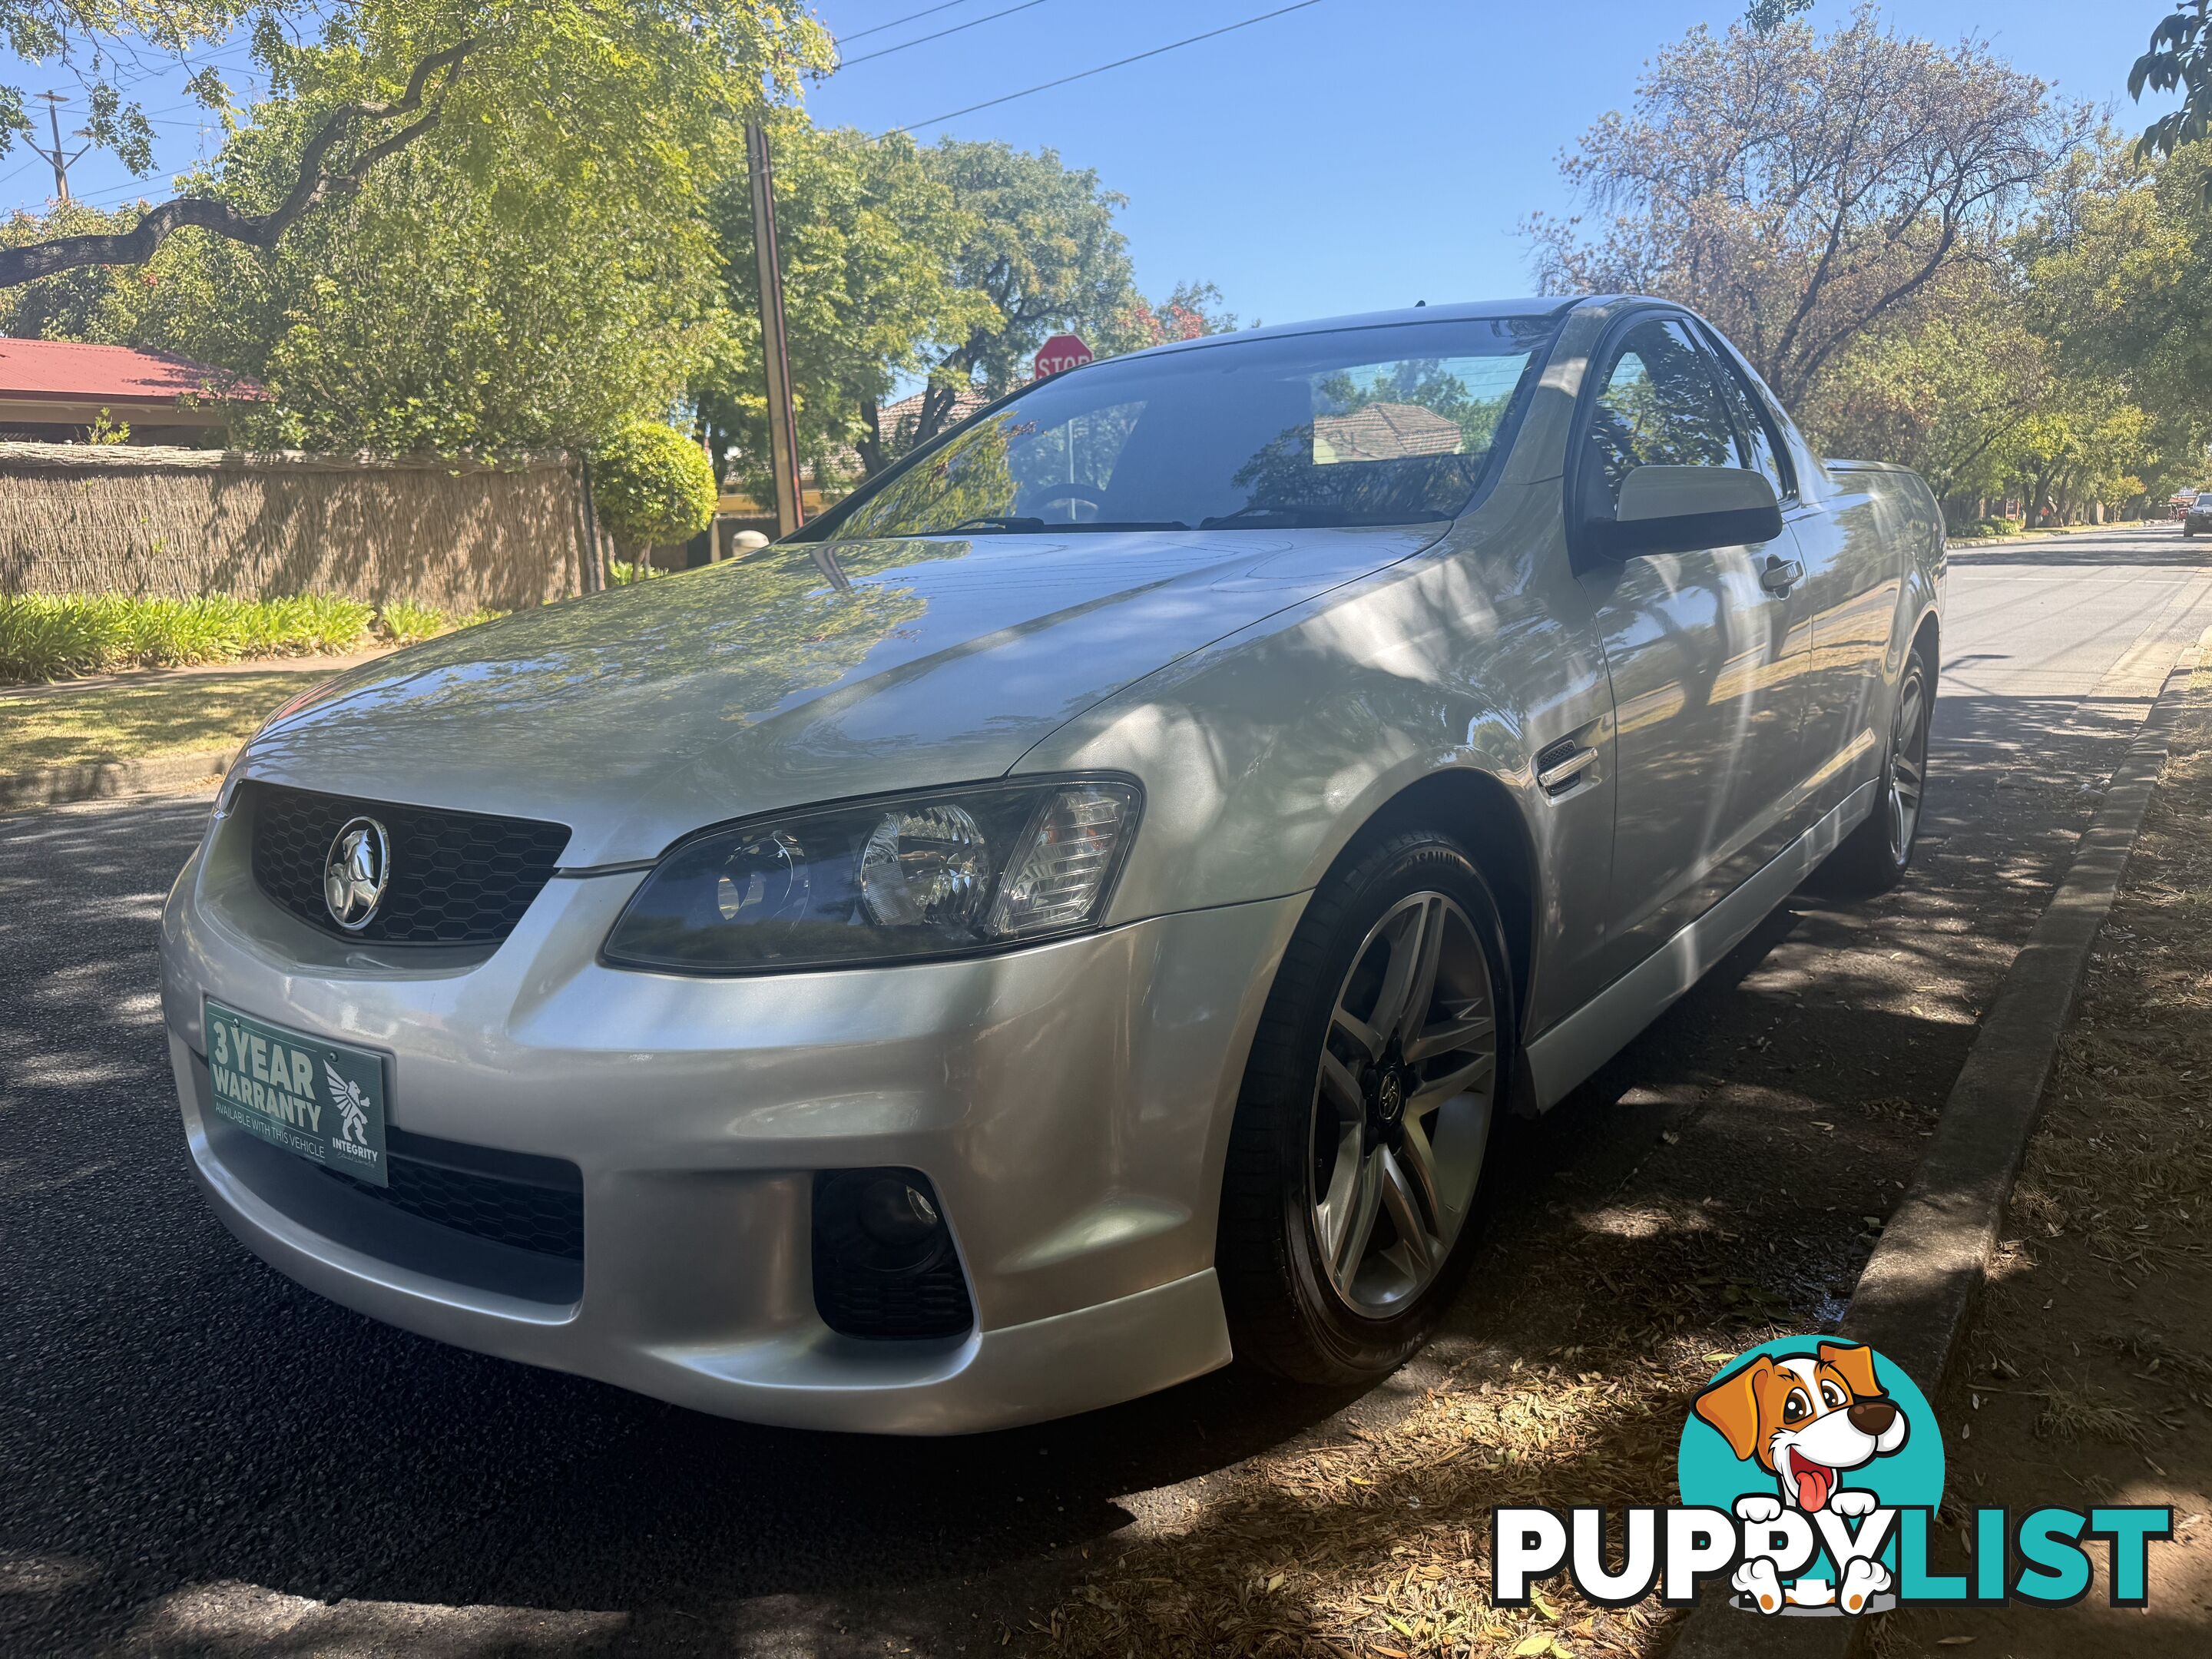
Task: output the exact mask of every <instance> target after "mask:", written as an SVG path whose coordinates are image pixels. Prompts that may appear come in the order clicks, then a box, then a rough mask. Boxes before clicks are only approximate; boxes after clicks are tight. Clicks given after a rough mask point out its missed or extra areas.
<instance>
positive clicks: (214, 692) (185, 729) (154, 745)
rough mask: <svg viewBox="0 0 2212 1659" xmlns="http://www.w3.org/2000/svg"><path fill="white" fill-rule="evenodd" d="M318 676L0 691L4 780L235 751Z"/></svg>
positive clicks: (253, 675)
mask: <svg viewBox="0 0 2212 1659" xmlns="http://www.w3.org/2000/svg"><path fill="white" fill-rule="evenodd" d="M326 678H329V676H328V674H327V673H325V672H324V671H320V670H316V669H302V670H296V671H270V670H267V669H264V670H260V671H254V672H248V673H242V674H190V675H179V676H178V677H176V678H161V679H149V680H142V681H136V682H134V681H130V680H125V681H122V682H119V683H118V684H113V685H92V686H87V687H85V688H84V689H83V690H70V691H46V692H39V691H16V692H13V693H10V692H7V691H0V774H4V773H9V772H30V771H35V770H37V769H40V767H46V766H74V765H78V764H81V763H85V762H88V761H106V760H147V759H151V758H153V757H155V756H160V755H185V754H191V753H192V752H193V751H194V750H213V749H234V748H236V747H237V746H238V745H239V744H241V743H244V742H245V741H246V738H249V737H251V736H252V735H253V731H254V728H255V727H256V726H259V725H260V724H261V722H262V720H263V719H264V717H265V716H266V715H267V714H268V713H269V711H270V710H271V709H272V708H276V706H277V705H278V704H279V703H281V702H283V701H284V700H285V699H286V698H288V697H289V696H292V695H293V694H294V693H295V692H299V691H304V690H307V687H309V686H311V685H313V684H318V683H319V682H320V681H322V680H324V679H326Z"/></svg>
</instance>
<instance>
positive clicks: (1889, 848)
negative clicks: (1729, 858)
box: [1820, 647, 1936, 898]
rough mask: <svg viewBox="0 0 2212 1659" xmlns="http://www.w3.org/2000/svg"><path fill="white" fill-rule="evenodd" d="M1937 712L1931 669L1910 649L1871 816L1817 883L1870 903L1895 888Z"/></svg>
mask: <svg viewBox="0 0 2212 1659" xmlns="http://www.w3.org/2000/svg"><path fill="white" fill-rule="evenodd" d="M1935 713H1936V687H1935V669H1934V665H1932V664H1930V663H1929V661H1928V659H1927V657H1926V655H1925V653H1923V651H1922V650H1921V649H1920V648H1919V647H1914V649H1913V653H1912V654H1911V656H1910V657H1908V658H1907V659H1905V673H1904V676H1903V678H1900V679H1899V682H1898V687H1897V708H1896V712H1895V714H1893V717H1892V718H1891V720H1890V732H1889V752H1888V753H1887V755H1886V756H1885V757H1883V760H1882V767H1881V782H1880V783H1879V785H1878V786H1877V787H1876V791H1875V803H1874V811H1872V812H1870V813H1869V814H1868V815H1867V819H1866V822H1865V823H1862V824H1860V825H1859V827H1858V828H1857V829H1854V830H1852V831H1851V833H1850V835H1849V836H1845V837H1844V842H1843V845H1842V846H1840V847H1838V848H1836V850H1835V851H1834V852H1833V853H1832V854H1830V855H1829V857H1828V861H1827V863H1826V865H1824V866H1822V867H1821V870H1820V884H1821V885H1822V886H1823V887H1826V888H1827V889H1829V890H1832V891H1834V892H1837V893H1839V894H1842V895H1845V896H1852V897H1860V898H1871V897H1873V896H1875V895H1876V894H1878V893H1886V892H1887V891H1888V890H1890V889H1891V888H1893V887H1894V886H1896V885H1897V884H1898V882H1899V879H1900V878H1902V877H1903V876H1904V874H1905V871H1906V870H1907V869H1908V868H1910V867H1911V863H1912V846H1913V843H1914V842H1915V841H1917V839H1918V838H1919V835H1920V809H1921V804H1922V802H1923V799H1925V797H1926V792H1927V788H1928V728H1929V724H1930V722H1931V721H1932V720H1933V719H1934V717H1935Z"/></svg>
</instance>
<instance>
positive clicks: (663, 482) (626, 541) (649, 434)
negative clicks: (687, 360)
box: [592, 421, 715, 548]
mask: <svg viewBox="0 0 2212 1659" xmlns="http://www.w3.org/2000/svg"><path fill="white" fill-rule="evenodd" d="M714 500H715V490H714V468H713V467H712V466H711V465H708V460H707V453H706V452H705V451H704V450H702V449H701V448H700V447H699V446H698V445H697V444H696V443H694V442H693V441H691V440H690V439H689V438H687V437H685V436H684V435H683V434H682V433H681V432H678V430H677V429H676V428H674V427H671V426H664V425H662V424H661V423H660V422H658V421H634V422H631V423H630V424H629V426H627V427H624V428H623V430H622V431H621V432H620V433H619V434H617V435H616V436H615V437H614V438H613V439H612V440H611V441H609V442H608V443H607V444H606V445H605V446H604V447H602V448H601V449H600V450H599V453H597V454H595V455H593V456H592V502H593V504H594V505H595V506H596V507H597V508H598V511H599V522H600V523H601V524H602V525H604V526H606V531H607V533H608V534H609V535H611V536H612V537H613V538H615V540H616V542H617V544H619V545H621V546H623V547H625V548H639V547H648V546H651V545H653V544H655V543H657V542H681V541H688V540H689V539H690V538H692V537H694V536H696V535H697V534H698V533H699V532H701V531H702V530H704V529H705V528H706V527H707V526H708V523H709V522H710V521H711V520H713V518H714Z"/></svg>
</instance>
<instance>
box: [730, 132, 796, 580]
mask: <svg viewBox="0 0 2212 1659" xmlns="http://www.w3.org/2000/svg"><path fill="white" fill-rule="evenodd" d="M745 162H746V166H747V169H748V171H749V172H750V173H751V175H752V186H753V257H754V258H755V259H756V260H757V261H758V263H759V265H760V307H761V358H762V361H763V364H764V366H765V367H766V368H767V370H768V448H769V465H771V466H772V467H773V468H774V469H775V525H776V533H777V534H779V535H782V536H788V535H789V534H791V532H793V531H794V530H796V529H798V528H799V526H800V525H802V524H804V523H805V521H806V500H805V495H803V494H802V493H801V491H800V488H799V420H798V416H797V415H796V414H795V413H794V411H793V408H792V404H791V348H790V343H789V341H788V339H787V337H786V336H785V334H784V327H783V260H782V258H781V257H780V256H779V254H778V253H777V251H776V246H775V169H774V167H772V166H771V164H770V161H769V152H768V130H767V129H766V128H765V127H763V126H762V125H761V124H760V123H759V122H758V121H748V122H746V123H745Z"/></svg>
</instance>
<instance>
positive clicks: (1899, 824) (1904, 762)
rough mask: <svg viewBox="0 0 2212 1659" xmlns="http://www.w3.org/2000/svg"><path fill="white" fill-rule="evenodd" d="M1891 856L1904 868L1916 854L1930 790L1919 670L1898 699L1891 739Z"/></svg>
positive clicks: (1925, 696)
mask: <svg viewBox="0 0 2212 1659" xmlns="http://www.w3.org/2000/svg"><path fill="white" fill-rule="evenodd" d="M1890 744H1891V753H1892V757H1893V758H1892V760H1891V762H1890V783H1889V853H1890V856H1891V857H1892V858H1893V859H1894V860H1897V862H1898V863H1899V864H1900V865H1901V864H1903V863H1904V862H1905V860H1906V858H1908V857H1909V856H1910V855H1911V852H1912V837H1913V834H1914V832H1915V831H1916V830H1917V829H1919V827H1920V801H1921V797H1922V794H1923V792H1924V791H1925V790H1926V788H1927V787H1928V680H1927V677H1926V676H1925V675H1924V674H1922V673H1921V672H1920V671H1918V669H1917V666H1916V667H1915V669H1914V670H1913V671H1911V672H1910V673H1908V674H1907V675H1906V676H1905V684H1904V686H1903V688H1902V689H1901V690H1899V693H1898V697H1897V723H1896V726H1895V729H1894V732H1893V735H1892V737H1891V738H1890Z"/></svg>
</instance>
